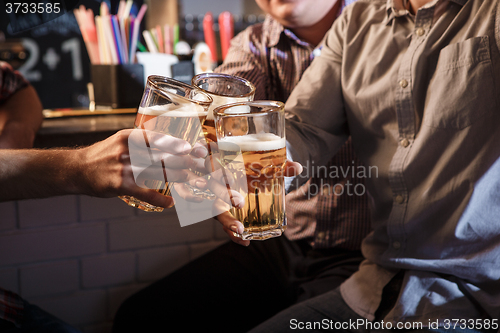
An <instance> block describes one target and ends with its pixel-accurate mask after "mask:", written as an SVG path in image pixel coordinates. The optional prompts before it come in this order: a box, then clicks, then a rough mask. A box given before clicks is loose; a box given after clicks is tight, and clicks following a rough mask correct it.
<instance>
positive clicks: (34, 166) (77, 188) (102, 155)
mask: <svg viewBox="0 0 500 333" xmlns="http://www.w3.org/2000/svg"><path fill="white" fill-rule="evenodd" d="M153 134H155V133H153ZM134 135H135V137H136V138H138V139H139V140H141V139H142V140H144V138H143V132H142V131H140V130H122V131H119V132H118V133H116V134H114V135H112V136H110V137H109V138H107V139H105V140H103V141H100V142H98V143H96V144H94V145H92V146H89V147H85V148H79V149H51V150H42V149H20V150H16V149H0V166H1V168H0V189H1V191H0V202H1V201H7V200H16V199H30V198H45V197H50V196H56V195H64V194H86V195H91V196H97V197H114V196H118V195H132V196H134V197H136V198H138V199H140V200H144V201H147V202H149V203H151V204H153V205H155V206H161V207H166V208H168V207H171V206H172V205H173V199H172V198H171V197H166V196H164V195H162V194H160V193H158V192H156V191H154V190H150V189H147V188H143V187H140V186H138V185H137V184H136V181H135V177H134V167H135V168H140V167H141V165H137V166H132V165H131V163H130V154H131V150H130V149H129V147H132V148H133V144H131V138H132V140H133V137H134ZM156 135H157V137H156V138H153V139H154V140H155V141H154V142H153V141H152V139H151V140H150V141H149V143H150V144H151V145H153V144H154V148H155V149H154V150H152V152H151V153H152V154H154V156H153V158H154V159H155V160H163V161H165V163H164V164H165V166H166V167H168V168H173V172H171V173H170V175H175V177H176V179H170V178H169V181H186V180H188V179H189V177H190V176H192V174H190V173H189V172H188V170H187V169H188V168H190V167H193V166H194V161H193V159H192V158H191V156H190V155H189V153H190V152H191V146H190V145H189V144H188V143H187V142H185V141H182V140H180V139H176V138H173V137H170V136H167V135H160V134H156ZM132 143H133V142H132ZM132 148H131V149H132ZM139 149H141V148H140V147H139ZM202 150H204V151H197V150H196V149H195V150H193V151H192V152H191V154H198V155H199V156H198V157H202V156H205V155H206V153H207V152H206V149H202ZM132 153H135V154H140V153H145V154H147V156H148V157H147V159H149V156H150V155H149V153H148V152H147V151H146V152H141V151H135V152H132ZM173 155H175V156H173ZM172 156H173V157H172ZM139 162H141V161H140V159H139ZM141 170H145V171H146V172H147V169H144V168H142V169H141ZM136 173H137V169H136Z"/></svg>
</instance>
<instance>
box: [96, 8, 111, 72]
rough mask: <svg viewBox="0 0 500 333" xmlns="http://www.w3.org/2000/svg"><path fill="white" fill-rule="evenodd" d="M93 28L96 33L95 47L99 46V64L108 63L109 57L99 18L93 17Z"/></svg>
mask: <svg viewBox="0 0 500 333" xmlns="http://www.w3.org/2000/svg"><path fill="white" fill-rule="evenodd" d="M95 27H96V31H97V45H98V46H99V59H100V63H101V64H109V63H110V61H111V60H110V57H111V56H110V55H109V51H108V49H107V44H106V38H105V37H104V31H103V30H102V21H101V17H100V16H99V15H97V16H96V17H95Z"/></svg>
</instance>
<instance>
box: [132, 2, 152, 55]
mask: <svg viewBox="0 0 500 333" xmlns="http://www.w3.org/2000/svg"><path fill="white" fill-rule="evenodd" d="M147 9H148V6H147V5H146V4H143V5H142V6H141V9H140V10H139V13H138V14H137V17H136V19H135V22H134V31H133V32H132V42H131V47H130V50H129V52H130V55H129V59H130V62H131V63H134V62H135V49H136V46H137V39H138V38H139V27H140V26H141V21H142V18H143V17H144V14H145V13H146V10H147Z"/></svg>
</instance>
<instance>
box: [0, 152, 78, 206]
mask: <svg viewBox="0 0 500 333" xmlns="http://www.w3.org/2000/svg"><path fill="white" fill-rule="evenodd" d="M80 155H81V150H77V149H72V150H62V149H58V150H37V149H23V150H17V149H16V150H14V149H2V150H0V188H1V191H0V201H7V200H16V199H31V198H45V197H49V196H56V195H63V194H73V193H79V192H81V187H82V186H81V184H79V182H80V180H81V173H82V172H81V171H82V167H83V165H82V164H81V163H79V162H78V161H79V159H80V158H79V156H80Z"/></svg>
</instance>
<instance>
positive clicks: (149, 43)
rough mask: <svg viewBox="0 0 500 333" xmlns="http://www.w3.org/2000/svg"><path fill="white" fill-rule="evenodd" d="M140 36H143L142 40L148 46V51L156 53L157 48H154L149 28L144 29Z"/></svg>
mask: <svg viewBox="0 0 500 333" xmlns="http://www.w3.org/2000/svg"><path fill="white" fill-rule="evenodd" d="M142 36H143V37H144V41H145V42H146V45H147V46H148V50H149V52H150V53H158V49H157V48H156V45H155V42H154V41H153V37H151V32H150V31H149V30H144V31H143V32H142Z"/></svg>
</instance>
